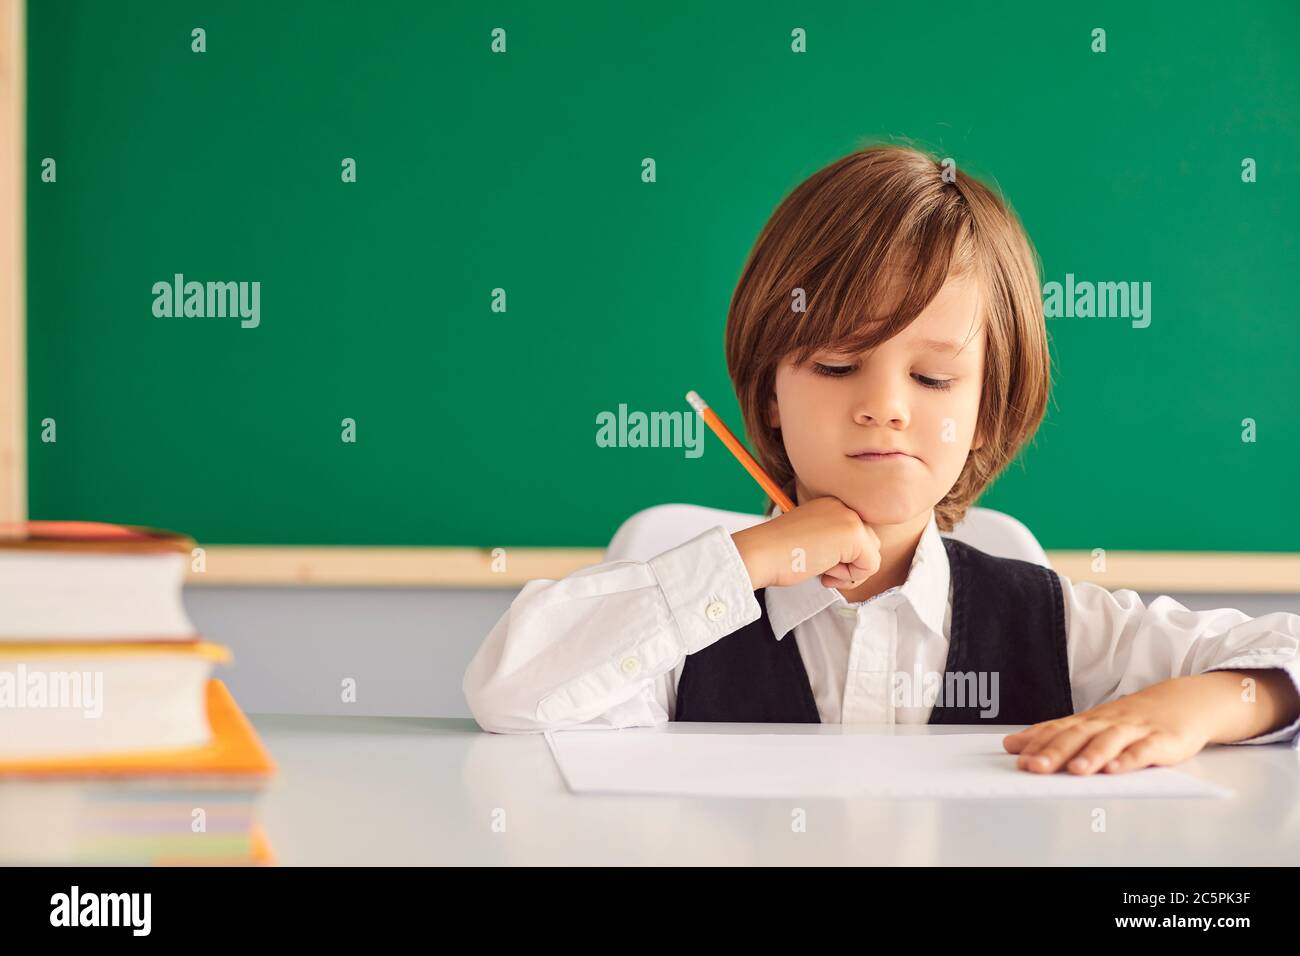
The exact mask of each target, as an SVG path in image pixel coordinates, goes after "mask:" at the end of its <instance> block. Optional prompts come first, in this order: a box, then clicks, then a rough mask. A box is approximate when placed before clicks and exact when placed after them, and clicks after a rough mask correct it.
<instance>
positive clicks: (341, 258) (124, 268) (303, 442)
mask: <svg viewBox="0 0 1300 956" xmlns="http://www.w3.org/2000/svg"><path fill="white" fill-rule="evenodd" d="M29 8H30V9H29V24H28V30H29V43H28V46H29V53H28V60H29V83H28V90H29V93H28V100H29V102H28V138H27V156H28V170H29V180H28V186H27V200H28V211H27V216H28V238H29V255H28V277H27V278H28V383H29V386H28V387H29V396H28V403H29V407H28V411H29V421H28V435H29V449H28V461H29V464H28V467H29V484H30V512H31V514H32V516H33V517H36V518H55V517H76V518H84V519H97V520H111V521H122V522H131V523H138V524H149V525H160V526H165V527H171V528H177V529H180V530H183V531H185V532H188V533H190V534H192V535H195V536H196V537H197V538H198V539H200V540H201V541H205V542H210V543H253V544H378V545H385V544H388V545H483V546H494V545H498V544H510V545H516V546H600V545H603V544H604V543H606V542H607V541H608V539H609V536H610V534H611V533H612V532H613V530H614V529H615V528H616V527H617V525H618V524H619V522H620V521H622V520H623V518H625V517H626V516H627V515H629V514H631V513H632V512H634V511H636V510H638V509H641V508H645V507H648V506H650V505H653V504H657V503H660V502H666V501H690V502H697V503H701V504H706V505H710V506H714V507H722V508H732V509H737V510H758V508H759V507H760V506H761V503H762V500H763V499H762V495H761V493H759V492H758V490H757V488H756V487H755V486H754V485H753V484H752V482H751V481H750V480H749V478H748V477H747V476H746V475H745V474H744V472H743V471H742V470H741V469H740V468H739V467H738V466H737V465H736V464H735V462H734V461H732V460H731V458H730V457H729V456H728V455H727V454H726V453H725V452H724V450H723V448H722V446H721V445H720V444H718V443H717V442H716V440H715V439H713V438H712V436H709V438H708V440H707V443H706V445H705V450H704V453H703V454H702V455H700V456H699V457H692V456H690V455H688V454H686V453H685V450H684V449H683V448H672V447H669V448H627V447H620V448H603V447H599V445H598V443H597V441H596V437H597V431H598V426H597V419H598V416H599V415H600V413H601V412H603V411H604V412H610V413H613V414H615V415H617V414H618V410H619V407H620V405H625V406H626V407H627V409H630V410H641V411H644V412H650V411H656V410H658V411H668V412H671V411H683V410H685V408H686V406H685V404H684V402H683V398H682V396H683V394H684V393H685V392H686V391H687V390H688V389H697V390H698V391H699V392H700V393H701V394H702V395H703V396H704V397H705V398H706V399H708V400H709V401H710V402H711V403H712V404H713V405H714V406H715V407H716V408H717V409H718V411H719V413H720V414H721V415H722V416H723V417H724V419H725V420H726V421H728V422H730V423H731V424H732V425H733V427H735V428H737V429H738V428H739V415H738V412H737V406H736V403H735V399H734V396H733V395H732V394H731V389H730V384H729V380H728V378H727V375H726V370H725V365H724V362H723V356H722V335H723V325H724V319H725V316H726V310H727V305H728V302H729V299H730V295H731V292H732V289H733V287H734V284H735V282H736V279H737V278H738V276H739V273H740V269H741V266H742V264H743V262H744V259H745V256H746V253H747V252H748V250H749V248H750V246H751V244H752V243H753V241H754V239H755V237H756V236H757V234H758V231H759V229H760V228H761V226H762V224H763V223H764V221H765V220H766V218H767V216H768V215H769V214H770V212H771V210H772V209H773V208H774V206H775V205H776V204H777V203H778V202H779V201H780V199H781V198H782V197H783V196H784V195H785V194H786V193H787V192H788V191H789V190H790V189H791V188H792V187H793V186H794V185H795V184H797V183H798V182H799V181H801V180H802V179H804V178H805V177H807V176H808V175H809V174H811V173H812V172H813V171H815V170H816V169H818V168H820V167H821V166H823V165H825V164H826V163H828V162H830V161H832V160H833V159H835V158H837V157H839V156H841V155H843V154H844V153H846V152H849V151H851V150H853V149H855V148H858V147H860V146H862V145H865V144H866V143H868V142H872V141H895V142H898V141H905V140H907V141H911V142H914V143H916V144H918V145H921V146H925V147H928V148H931V149H934V150H936V151H938V153H939V155H941V156H952V157H954V158H955V159H956V161H957V162H958V163H959V164H961V165H962V166H963V168H965V169H966V170H968V171H970V172H972V173H974V174H976V175H979V176H982V177H984V178H986V179H988V180H991V181H993V182H995V183H996V185H997V186H998V187H999V188H1000V189H1001V190H1003V192H1004V193H1005V194H1006V195H1007V196H1008V197H1009V198H1010V200H1011V202H1012V203H1013V205H1014V206H1015V207H1016V209H1017V211H1018V212H1019V213H1020V215H1021V216H1022V218H1023V219H1024V221H1025V223H1026V225H1027V227H1028V229H1029V231H1030V234H1031V236H1032V238H1033V239H1034V241H1035V243H1036V245H1037V247H1038V249H1039V252H1040V255H1041V257H1042V260H1043V265H1044V276H1043V277H1044V280H1045V281H1053V280H1055V281H1060V282H1065V281H1066V277H1067V275H1071V276H1074V277H1075V280H1076V281H1093V282H1101V281H1124V282H1127V281H1137V282H1150V283H1151V299H1150V308H1151V311H1150V324H1149V325H1147V326H1146V327H1145V328H1136V327H1134V326H1133V324H1132V323H1131V322H1129V321H1128V320H1126V319H1114V318H1108V319H1102V318H1095V317H1094V318H1086V317H1079V316H1077V315H1076V316H1061V317H1059V318H1053V319H1051V320H1050V321H1049V331H1050V333H1051V337H1052V348H1053V355H1054V363H1055V386H1054V397H1053V402H1052V406H1051V410H1050V412H1049V416H1048V419H1047V421H1046V422H1045V424H1044V427H1043V428H1042V430H1041V431H1040V432H1039V435H1038V437H1037V439H1036V441H1035V442H1034V444H1033V445H1032V446H1031V447H1029V448H1028V449H1027V450H1026V451H1025V452H1024V453H1023V454H1022V456H1021V458H1020V459H1019V460H1018V461H1017V462H1016V463H1014V464H1013V465H1012V467H1011V469H1010V470H1009V471H1008V472H1007V473H1006V474H1005V475H1004V477H1003V478H1002V479H1001V480H1000V481H999V482H998V484H997V485H996V486H995V487H994V488H993V489H991V490H990V491H989V492H988V493H987V494H986V495H985V497H984V498H983V499H982V502H981V503H982V504H985V505H988V506H990V507H994V508H999V509H1002V510H1005V511H1008V512H1010V513H1012V514H1014V515H1016V516H1017V517H1019V518H1020V519H1021V520H1023V521H1025V522H1026V523H1027V524H1028V525H1029V526H1030V527H1031V528H1032V529H1034V531H1035V532H1037V534H1038V535H1039V537H1040V539H1041V540H1042V542H1043V543H1044V545H1045V546H1046V547H1048V548H1092V547H1098V546H1101V547H1108V548H1117V549H1123V548H1128V549H1166V548H1167V549H1190V550H1264V551H1295V550H1298V549H1300V505H1298V504H1297V499H1296V495H1295V486H1296V476H1297V474H1300V421H1298V420H1297V408H1298V406H1300V401H1298V399H1300V334H1297V317H1296V310H1295V290H1294V282H1295V280H1296V277H1297V276H1298V275H1300V245H1298V244H1297V241H1296V233H1297V225H1296V224H1297V223H1298V222H1300V189H1298V188H1297V186H1296V183H1297V181H1298V176H1297V174H1300V117H1298V115H1297V114H1298V112H1300V111H1298V109H1297V104H1300V58H1297V57H1296V55H1295V51H1296V49H1297V48H1300V13H1298V12H1297V9H1298V8H1297V7H1296V5H1295V3H1294V2H1293V0H1273V2H1260V3H1255V4H1250V5H1248V6H1247V7H1246V8H1241V9H1238V8H1231V9H1229V8H1225V7H1222V6H1221V5H1220V4H1217V3H1214V4H1212V3H1186V2H1178V3H1174V2H1159V3H1152V4H1131V3H1127V2H1111V3H1105V2H1103V3H1090V4H1087V5H1086V6H1085V5H1079V7H1078V8H1077V9H1074V10H1071V11H1063V10H1058V9H1056V7H1055V5H1044V4H1039V3H1036V2H1026V3H1023V4H1015V3H1006V4H999V5H994V6H993V7H989V6H988V5H986V4H969V3H951V4H944V3H939V4H916V3H913V2H909V0H890V2H878V3H871V4H863V3H847V2H846V3H818V4H812V5H808V4H788V3H754V2H727V3H710V4H695V3H662V4H661V3H655V4H650V5H646V4H632V5H623V4H579V5H567V4H538V3H533V2H508V3H493V4H483V3H470V2H460V3H454V4H451V3H436V2H429V0H405V2H396V0H387V2H375V3H369V4H356V3H351V2H343V0H329V2H323V0H313V2H306V0H304V2H300V3H291V2H280V3H264V2H252V0H250V2H246V3H209V2H202V3H200V2H176V0H148V2H144V0H136V2H130V3H104V2H102V0H82V2H68V0H43V2H40V3H31V4H29ZM196 28H200V29H202V30H203V31H204V32H203V33H202V35H201V36H202V38H203V43H204V50H203V52H196V51H195V50H194V49H193V47H194V45H195V43H196V40H195V34H194V33H193V31H194V30H195V29H196ZM496 28H501V29H504V30H505V31H506V32H505V37H506V52H504V53H494V52H493V50H492V38H493V30H494V29H496ZM797 28H798V29H802V30H804V31H806V36H807V52H806V53H796V52H793V51H792V49H791V43H792V40H791V36H792V30H795V29H797ZM1096 28H1101V29H1104V30H1105V31H1106V33H1105V37H1106V49H1105V52H1094V50H1093V46H1094V39H1093V31H1094V29H1096ZM646 157H653V158H654V160H655V162H656V167H657V169H656V172H657V181H656V182H654V183H645V182H643V181H642V177H641V171H642V160H643V159H644V158H646ZM46 158H53V159H54V160H55V163H56V165H55V167H54V168H55V171H56V177H55V181H54V182H45V181H44V177H43V168H44V166H43V163H44V160H45V159H46ZM346 159H352V160H354V161H355V163H356V181H355V182H346V181H344V180H345V175H344V172H345V171H344V161H345V160H346ZM1245 159H1251V160H1253V161H1254V163H1255V167H1256V171H1257V172H1256V181H1255V182H1243V177H1242V172H1243V167H1242V163H1243V160H1245ZM178 274H179V275H182V276H184V281H194V282H200V283H204V286H203V288H204V292H205V297H204V307H205V310H206V307H207V305H208V303H207V299H206V291H207V288H208V287H207V285H206V284H207V283H209V282H211V283H225V282H232V283H238V282H245V283H250V285H248V286H247V287H246V291H248V292H249V294H250V296H251V291H252V288H253V286H252V285H251V283H253V282H257V283H259V285H258V286H257V289H258V295H259V298H258V309H257V320H256V321H257V324H256V327H245V326H249V325H251V322H249V321H248V320H242V321H241V319H240V317H239V315H238V314H236V315H226V316H225V317H220V316H205V317H198V316H185V315H183V314H182V315H180V316H175V315H173V316H166V315H157V314H155V310H156V308H158V306H157V302H156V300H157V294H156V293H155V291H154V289H155V285H156V284H157V283H164V284H166V283H172V282H173V281H174V278H173V277H174V276H176V275H178ZM496 289H502V290H505V311H504V312H502V311H496V310H494V308H493V304H494V292H493V290H496ZM182 291H183V290H182ZM216 292H217V294H216V299H217V300H224V298H225V292H226V290H222V289H217V290H216ZM230 301H231V302H234V301H235V300H230ZM495 301H499V299H497V300H495ZM218 304H219V303H218ZM246 305H248V306H249V308H250V311H251V298H250V299H249V300H246ZM236 307H237V306H236V305H233V304H232V305H230V306H229V310H234V309H235V308H236ZM181 311H182V312H184V303H183V302H182V310H181ZM47 419H49V420H53V422H54V423H55V437H56V439H57V440H56V441H54V442H49V441H45V440H43V439H44V437H46V436H45V428H44V427H43V425H42V423H43V422H44V421H46V420H47ZM344 419H351V420H352V421H354V422H355V432H354V434H353V437H355V441H344V440H343V438H344V437H345V436H344V426H343V424H342V423H343V421H344ZM1244 419H1253V420H1254V421H1255V423H1256V426H1255V427H1256V438H1257V440H1256V441H1254V442H1243V441H1242V430H1243V426H1242V422H1243V420H1244Z"/></svg>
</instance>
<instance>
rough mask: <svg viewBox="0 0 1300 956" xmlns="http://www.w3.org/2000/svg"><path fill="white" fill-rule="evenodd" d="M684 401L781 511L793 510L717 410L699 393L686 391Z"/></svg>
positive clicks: (792, 506)
mask: <svg viewBox="0 0 1300 956" xmlns="http://www.w3.org/2000/svg"><path fill="white" fill-rule="evenodd" d="M686 401H688V402H690V404H691V408H693V409H695V410H696V411H697V412H699V413H700V416H701V417H702V418H703V419H704V422H705V424H706V425H708V426H709V427H710V428H712V429H713V434H715V435H717V436H718V437H719V438H721V439H722V443H723V444H724V445H726V446H727V447H728V448H729V449H731V453H732V454H733V455H735V456H736V460H737V461H739V462H740V463H741V464H742V465H744V466H745V470H746V471H747V472H749V473H750V475H751V476H753V478H754V480H755V481H757V482H758V483H759V484H760V485H762V487H763V490H764V491H766V492H767V494H768V497H770V498H771V499H772V500H773V501H775V502H776V503H777V504H778V505H780V506H781V510H782V511H793V510H794V502H793V501H791V500H790V499H789V498H788V497H787V496H786V493H785V492H784V491H782V490H781V489H780V488H778V487H777V484H776V482H775V481H773V480H772V479H771V478H769V477H768V476H767V472H765V471H764V470H763V469H762V468H761V467H759V464H758V462H756V461H754V456H753V455H751V454H750V453H749V452H748V451H747V450H746V449H745V446H744V445H742V444H741V443H740V442H739V441H738V440H737V439H736V436H735V435H733V434H731V430H730V429H729V428H727V426H726V425H724V424H723V423H722V419H721V418H719V417H718V415H717V412H715V411H714V410H713V409H711V408H709V406H708V405H706V404H705V403H704V399H702V398H700V396H699V393H698V392H687V393H686Z"/></svg>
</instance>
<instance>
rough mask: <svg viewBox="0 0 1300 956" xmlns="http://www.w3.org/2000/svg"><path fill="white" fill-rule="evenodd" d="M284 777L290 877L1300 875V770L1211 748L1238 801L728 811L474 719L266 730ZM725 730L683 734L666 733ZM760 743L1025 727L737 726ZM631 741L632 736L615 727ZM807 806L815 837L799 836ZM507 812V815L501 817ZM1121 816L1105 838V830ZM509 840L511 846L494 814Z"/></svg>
mask: <svg viewBox="0 0 1300 956" xmlns="http://www.w3.org/2000/svg"><path fill="white" fill-rule="evenodd" d="M252 720H253V723H254V725H255V726H256V727H257V729H258V731H259V733H260V734H261V735H262V737H263V740H264V741H265V742H266V745H267V747H268V748H269V749H270V750H271V753H272V755H273V756H274V758H275V760H276V762H277V764H278V766H279V774H278V775H277V777H276V779H275V781H274V783H273V784H272V786H271V788H270V790H269V791H268V793H267V794H266V796H265V797H264V799H263V802H262V805H261V811H260V819H261V821H262V823H263V826H264V828H265V830H266V832H267V835H268V837H269V838H270V842H271V845H272V847H273V848H274V850H275V853H276V856H277V858H278V861H279V862H280V863H281V864H283V865H289V866H293V865H496V864H524V865H533V864H556V865H566V864H576V865H589V864H649V865H667V864H714V865H718V864H721V865H726V864H745V865H754V864H758V865H770V864H791V865H804V864H862V865H887V866H894V865H907V866H934V865H967V864H991V865H1006V864H1048V865H1063V864H1069V865H1083V866H1090V865H1112V864H1119V865H1174V866H1177V865H1192V864H1202V865H1273V866H1282V865H1287V866H1294V865H1296V864H1300V757H1298V756H1297V753H1296V752H1295V751H1292V750H1290V749H1288V748H1287V747H1285V746H1283V745H1266V746H1262V747H1211V748H1209V749H1208V750H1206V751H1203V752H1202V753H1201V754H1199V755H1198V756H1196V757H1195V758H1193V759H1192V760H1189V761H1187V762H1186V763H1183V764H1181V765H1180V766H1179V769H1182V770H1185V771H1186V772H1188V773H1192V774H1196V775H1198V776H1203V777H1205V778H1208V779H1210V780H1213V781H1215V782H1218V783H1222V784H1224V785H1226V786H1228V787H1230V788H1232V789H1234V790H1235V791H1237V795H1236V796H1235V797H1233V798H1230V799H1226V800H1209V799H1206V800H1202V799H1180V800H1162V799H1142V800H1102V801H1092V800H1087V799H1069V800H1008V801H1003V800H925V801H916V802H906V801H901V800H827V799H820V800H806V801H790V800H728V799H699V798H678V797H619V796H575V795H573V794H571V793H569V792H568V791H567V790H566V789H565V787H564V784H563V782H562V780H561V779H560V775H559V772H558V770H557V769H556V767H555V763H554V760H553V758H552V757H551V754H550V751H549V749H548V748H547V746H546V741H545V739H544V738H543V737H542V736H541V735H534V734H529V735H518V736H516V735H496V734H485V733H482V732H480V731H479V730H478V727H477V725H475V724H474V722H473V721H471V720H427V719H416V718H381V717H291V716H280V715H275V716H273V715H262V716H254V717H253V718H252ZM722 726H724V725H720V724H692V723H670V724H668V725H667V727H666V728H664V732H666V733H692V732H697V733H698V732H701V731H703V732H711V733H716V732H717V731H718V730H719V728H720V727H722ZM727 726H728V729H729V730H731V731H735V732H741V733H743V732H761V733H773V732H779V733H832V734H838V733H896V734H914V733H922V734H925V733H962V732H969V731H972V730H978V731H979V732H983V733H990V732H996V733H1011V732H1012V731H1014V730H1019V729H1022V728H1020V727H978V728H975V727H969V728H964V727H952V726H938V727H932V726H929V725H922V726H911V725H906V726H896V727H879V726H877V727H870V726H849V727H845V726H842V725H838V724H834V725H831V724H732V725H727ZM610 733H617V731H610ZM796 806H798V807H802V809H803V810H804V811H805V812H806V820H807V830H806V832H803V833H796V832H792V828H791V811H792V810H793V809H794V808H795V807H796ZM498 808H499V810H498ZM1097 808H1101V809H1103V810H1104V811H1105V824H1106V830H1105V832H1096V831H1095V829H1094V826H1095V823H1094V821H1095V819H1096V818H1097V815H1096V813H1095V811H1096V810H1097ZM500 811H503V812H504V823H505V831H504V832H494V830H493V819H494V813H496V815H497V818H498V819H501V817H502V814H501V812H500Z"/></svg>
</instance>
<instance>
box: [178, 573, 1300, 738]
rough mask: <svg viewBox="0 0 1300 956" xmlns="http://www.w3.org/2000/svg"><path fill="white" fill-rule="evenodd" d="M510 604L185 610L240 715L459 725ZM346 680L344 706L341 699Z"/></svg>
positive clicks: (407, 595)
mask: <svg viewBox="0 0 1300 956" xmlns="http://www.w3.org/2000/svg"><path fill="white" fill-rule="evenodd" d="M516 593H517V592H516V591H515V590H470V589H466V590H449V589H433V588H400V589H394V588H308V587H303V588H251V587H250V588H231V587H189V588H186V589H185V605H186V608H187V609H188V610H189V612H190V615H191V617H192V618H193V619H194V623H195V624H196V625H197V626H198V628H199V630H200V631H201V632H202V633H203V634H204V635H205V636H206V637H207V638H208V639H210V640H213V641H216V642H218V643H221V644H225V645H226V646H228V647H229V648H230V649H231V650H232V651H233V653H234V661H233V662H232V664H230V665H229V666H227V667H223V668H219V669H218V672H217V675H216V676H218V677H221V678H222V679H223V680H225V682H226V685H227V686H228V687H229V688H230V690H231V692H232V693H233V694H234V695H235V697H236V699H237V700H238V701H239V702H240V705H241V706H242V707H243V708H244V709H245V710H246V711H247V712H249V713H254V714H259V713H260V714H353V715H367V716H386V717H398V716H401V717H468V716H469V709H468V708H467V707H466V706H465V699H464V697H463V696H462V695H461V692H460V681H461V676H462V675H463V674H464V672H465V667H466V665H467V664H468V663H469V660H470V658H471V657H472V656H473V654H474V651H475V650H476V649H477V648H478V645H479V643H480V642H481V641H482V640H483V638H484V637H486V636H487V633H488V631H489V630H491V629H492V625H493V624H495V623H496V621H497V620H498V618H500V617H501V615H502V614H503V613H504V612H505V610H506V609H507V608H508V607H509V606H510V601H511V599H513V597H514V595H515V594H516ZM1142 596H1143V598H1144V599H1145V600H1148V601H1150V600H1151V599H1152V598H1153V597H1154V595H1149V594H1144V595H1142ZM1173 596H1174V597H1175V598H1177V599H1178V600H1179V601H1181V602H1182V603H1183V604H1184V605H1186V606H1187V607H1189V608H1191V609H1193V610H1205V609H1209V608H1216V607H1235V608H1240V609H1241V610H1242V611H1244V612H1246V613H1247V614H1249V615H1251V616H1253V617H1258V616H1259V615H1261V614H1267V613H1269V612H1272V611H1290V612H1292V613H1300V595H1297V594H1279V595H1260V594H1250V595H1245V594H1174V595H1173ZM347 677H351V678H353V679H355V680H356V686H357V701H356V703H353V704H345V703H343V702H342V701H341V700H340V686H341V682H342V680H343V679H344V678H347Z"/></svg>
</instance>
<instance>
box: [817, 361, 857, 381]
mask: <svg viewBox="0 0 1300 956" xmlns="http://www.w3.org/2000/svg"><path fill="white" fill-rule="evenodd" d="M856 367H857V366H854V365H826V364H825V363H823V362H814V363H813V371H814V372H816V373H817V374H818V375H829V376H831V377H832V378H839V377H841V376H843V375H848V374H849V373H850V372H852V371H853V370H854V369H855V368H856Z"/></svg>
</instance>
